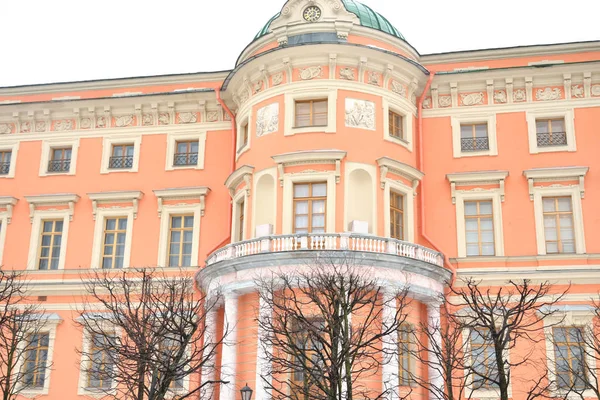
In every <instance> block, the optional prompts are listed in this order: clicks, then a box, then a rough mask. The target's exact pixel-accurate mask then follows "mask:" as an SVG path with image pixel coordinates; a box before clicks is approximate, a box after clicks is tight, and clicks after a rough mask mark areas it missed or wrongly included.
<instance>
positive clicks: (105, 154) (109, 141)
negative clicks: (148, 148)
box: [100, 134, 142, 174]
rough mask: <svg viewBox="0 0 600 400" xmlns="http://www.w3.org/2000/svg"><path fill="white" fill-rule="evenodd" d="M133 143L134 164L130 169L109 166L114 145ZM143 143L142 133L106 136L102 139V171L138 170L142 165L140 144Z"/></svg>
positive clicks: (107, 172) (106, 172)
mask: <svg viewBox="0 0 600 400" xmlns="http://www.w3.org/2000/svg"><path fill="white" fill-rule="evenodd" d="M119 144H121V145H123V144H133V164H132V166H131V168H129V169H125V168H123V169H111V168H108V164H109V160H110V157H111V156H112V148H113V146H114V145H119ZM141 144H142V136H141V135H139V134H138V135H123V136H121V135H119V136H106V137H104V139H103V140H102V164H100V173H101V174H109V173H116V172H138V170H139V165H140V146H141Z"/></svg>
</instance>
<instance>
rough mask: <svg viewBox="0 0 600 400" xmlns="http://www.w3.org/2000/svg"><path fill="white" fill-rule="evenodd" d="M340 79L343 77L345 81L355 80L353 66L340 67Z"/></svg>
mask: <svg viewBox="0 0 600 400" xmlns="http://www.w3.org/2000/svg"><path fill="white" fill-rule="evenodd" d="M340 79H345V80H347V81H355V80H356V73H355V70H354V68H350V67H342V68H340Z"/></svg>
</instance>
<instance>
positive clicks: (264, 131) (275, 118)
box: [256, 103, 279, 137]
mask: <svg viewBox="0 0 600 400" xmlns="http://www.w3.org/2000/svg"><path fill="white" fill-rule="evenodd" d="M278 128H279V103H273V104H269V105H268V106H264V107H262V108H261V109H259V110H258V112H257V113H256V136H258V137H261V136H264V135H268V134H269V133H273V132H276V131H277V129H278Z"/></svg>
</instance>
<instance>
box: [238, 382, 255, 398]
mask: <svg viewBox="0 0 600 400" xmlns="http://www.w3.org/2000/svg"><path fill="white" fill-rule="evenodd" d="M240 393H242V400H250V399H251V398H252V389H250V387H249V386H248V384H247V383H246V386H244V387H243V388H242V389H240Z"/></svg>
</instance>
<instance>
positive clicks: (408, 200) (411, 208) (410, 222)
mask: <svg viewBox="0 0 600 400" xmlns="http://www.w3.org/2000/svg"><path fill="white" fill-rule="evenodd" d="M383 183H384V188H383V210H384V215H383V234H384V236H385V237H388V238H389V237H390V234H391V232H390V212H391V207H390V193H391V192H396V193H398V194H401V195H402V197H403V201H404V205H403V206H404V207H403V208H404V233H405V235H404V240H403V241H405V242H413V243H414V241H415V191H414V189H413V188H412V187H410V186H408V185H405V184H404V183H402V182H398V181H394V180H392V179H389V178H386V179H385V180H384V181H383Z"/></svg>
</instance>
